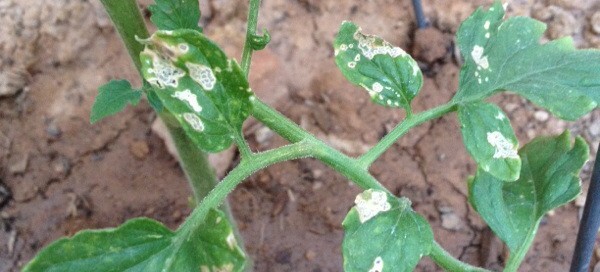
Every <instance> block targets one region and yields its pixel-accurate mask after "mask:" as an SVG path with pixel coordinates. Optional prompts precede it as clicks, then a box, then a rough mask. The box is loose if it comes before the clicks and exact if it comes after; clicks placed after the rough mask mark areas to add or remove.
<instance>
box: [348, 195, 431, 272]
mask: <svg viewBox="0 0 600 272" xmlns="http://www.w3.org/2000/svg"><path fill="white" fill-rule="evenodd" d="M355 203H356V206H355V207H353V208H352V209H351V210H350V212H348V215H347V216H346V218H345V219H344V222H343V223H342V224H343V226H344V230H345V234H344V242H343V244H342V253H343V255H344V271H347V272H352V271H361V272H362V271H378V272H384V271H394V272H399V271H413V269H414V268H415V267H416V266H417V263H418V262H419V260H420V259H421V257H423V256H424V255H428V254H429V252H430V251H431V247H432V244H433V231H432V230H431V227H430V226H429V224H428V223H427V221H426V220H425V219H423V218H422V217H421V216H420V215H418V214H416V213H415V212H414V211H413V210H412V209H411V208H410V205H411V204H410V200H408V199H407V198H395V197H393V196H390V195H388V194H387V193H386V192H383V191H379V190H373V189H369V190H366V191H364V192H363V193H361V194H359V195H358V196H357V197H356V200H355Z"/></svg>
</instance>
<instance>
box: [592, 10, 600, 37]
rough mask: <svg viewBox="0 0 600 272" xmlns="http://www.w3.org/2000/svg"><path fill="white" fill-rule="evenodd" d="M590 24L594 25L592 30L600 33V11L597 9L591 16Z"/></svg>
mask: <svg viewBox="0 0 600 272" xmlns="http://www.w3.org/2000/svg"><path fill="white" fill-rule="evenodd" d="M590 25H591V26H592V31H594V33H596V34H600V11H596V12H595V13H594V15H592V17H591V18H590Z"/></svg>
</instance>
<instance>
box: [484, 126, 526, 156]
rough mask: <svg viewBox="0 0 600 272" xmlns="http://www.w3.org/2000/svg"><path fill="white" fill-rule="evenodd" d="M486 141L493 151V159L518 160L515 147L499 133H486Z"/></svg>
mask: <svg viewBox="0 0 600 272" xmlns="http://www.w3.org/2000/svg"><path fill="white" fill-rule="evenodd" d="M487 141H488V143H490V145H492V146H493V147H494V149H495V152H494V159H518V158H519V154H518V153H517V147H516V146H515V145H513V144H512V143H511V142H510V141H509V140H508V139H506V138H505V137H504V135H502V133H500V132H499V131H494V132H488V133H487Z"/></svg>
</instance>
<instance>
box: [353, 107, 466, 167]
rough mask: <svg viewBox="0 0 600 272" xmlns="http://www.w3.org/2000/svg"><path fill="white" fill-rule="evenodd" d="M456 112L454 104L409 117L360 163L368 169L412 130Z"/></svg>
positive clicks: (362, 158) (360, 159) (360, 160)
mask: <svg viewBox="0 0 600 272" xmlns="http://www.w3.org/2000/svg"><path fill="white" fill-rule="evenodd" d="M455 110H456V105H455V104H452V103H448V104H444V105H441V106H439V107H436V108H433V109H430V110H427V111H424V112H421V113H418V114H411V115H408V116H407V118H406V119H405V120H404V121H402V122H401V123H400V124H398V125H397V126H396V127H395V128H394V129H393V130H392V131H391V132H390V133H389V134H388V135H386V136H385V137H383V139H381V141H379V143H377V144H376V145H375V146H373V147H372V148H371V149H370V150H369V151H367V153H365V154H364V155H362V156H361V157H360V158H359V159H358V161H359V164H360V165H361V166H362V167H363V168H365V169H368V168H369V166H370V165H371V164H372V163H373V162H374V161H375V160H377V158H379V156H381V155H382V154H383V152H385V151H386V150H387V149H388V148H390V147H391V146H392V145H393V144H394V143H395V142H396V141H398V139H399V138H400V137H402V136H403V135H404V134H406V132H408V131H409V130H410V129H411V128H414V127H416V126H418V125H420V124H422V123H425V122H427V121H429V120H432V119H435V118H438V117H441V116H442V115H444V114H446V113H449V112H451V111H455Z"/></svg>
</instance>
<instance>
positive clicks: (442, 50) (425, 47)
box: [413, 27, 450, 63]
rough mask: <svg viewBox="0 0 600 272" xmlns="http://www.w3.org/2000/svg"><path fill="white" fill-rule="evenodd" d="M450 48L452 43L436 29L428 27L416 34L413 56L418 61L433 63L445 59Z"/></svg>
mask: <svg viewBox="0 0 600 272" xmlns="http://www.w3.org/2000/svg"><path fill="white" fill-rule="evenodd" d="M449 48H450V41H449V40H448V39H446V37H445V36H444V33H442V32H441V31H439V30H438V29H436V28H433V27H428V28H423V29H418V30H417V31H416V32H415V43H414V45H413V56H414V57H415V58H416V59H417V60H420V61H424V62H426V63H433V62H435V61H437V60H440V59H441V58H443V57H444V56H445V55H446V53H447V52H448V49H449Z"/></svg>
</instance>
